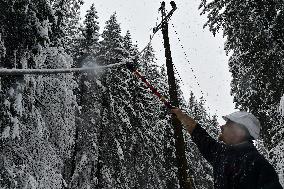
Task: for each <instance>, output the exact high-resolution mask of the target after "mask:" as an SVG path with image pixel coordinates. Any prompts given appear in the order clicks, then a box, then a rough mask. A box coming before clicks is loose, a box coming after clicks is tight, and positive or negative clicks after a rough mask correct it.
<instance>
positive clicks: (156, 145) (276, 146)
mask: <svg viewBox="0 0 284 189" xmlns="http://www.w3.org/2000/svg"><path fill="white" fill-rule="evenodd" d="M83 3H84V2H83V1H82V0H71V1H65V0H14V1H9V0H0V10H1V14H0V66H1V69H4V68H5V69H70V68H83V67H92V66H96V65H101V66H105V65H110V64H114V63H119V62H122V61H123V60H125V59H132V58H133V57H138V59H137V60H136V64H137V65H136V66H137V67H138V69H139V70H140V71H141V73H143V75H146V76H147V79H148V80H149V81H150V82H151V83H153V84H155V87H157V89H158V90H159V91H161V92H162V93H163V95H165V96H166V97H168V96H169V94H168V81H167V74H166V68H165V66H160V65H158V64H157V60H156V57H155V50H154V49H153V47H152V46H151V45H149V46H148V47H147V49H146V50H145V51H144V52H143V53H142V54H140V53H139V49H138V46H137V44H135V43H133V41H132V36H131V32H130V31H127V32H126V33H122V32H121V27H120V24H119V22H120V21H118V20H117V15H116V13H113V14H112V15H110V17H109V20H107V21H106V22H105V27H104V28H100V27H99V23H98V15H99V13H98V12H99V11H100V10H97V9H96V5H95V4H93V5H92V6H91V7H89V10H88V11H87V13H86V15H85V17H84V18H81V17H80V7H81V6H82V5H83ZM283 8H284V2H283V1H276V0H267V1H259V0H251V1H241V0H225V1H220V0H213V1H210V2H207V1H206V0H201V1H200V7H199V9H200V12H201V14H205V15H206V16H207V22H206V23H204V24H205V25H204V27H205V29H209V30H210V31H211V32H212V34H213V35H215V34H216V33H217V32H223V35H224V37H225V38H226V43H225V45H224V49H225V51H226V52H227V53H228V56H230V59H229V62H228V65H229V67H230V72H231V73H232V81H231V94H232V95H233V96H234V102H235V103H236V108H238V109H240V110H247V111H249V112H252V113H253V114H254V115H256V116H257V117H258V118H259V119H260V121H261V123H262V130H261V139H260V140H257V141H255V145H256V146H257V148H258V149H259V151H260V152H261V153H262V154H263V155H264V156H265V157H266V158H267V159H268V160H269V161H270V163H271V164H272V165H273V166H274V168H275V169H276V171H277V173H278V175H279V178H280V182H281V184H282V185H284V153H283V151H284V124H283V121H284V119H283V117H284V95H283V94H284V87H283V86H284V64H283V60H284V10H283ZM97 11H98V12H97ZM178 94H179V100H180V107H181V108H183V109H184V110H186V111H187V112H188V113H189V114H190V115H191V116H192V117H194V118H195V119H196V120H197V121H198V122H199V123H200V124H201V125H202V127H204V128H205V129H206V130H207V131H208V132H209V134H210V135H211V136H212V137H214V138H217V136H218V133H219V129H218V122H217V117H216V115H210V114H209V113H208V111H207V110H206V108H205V106H204V99H203V98H197V97H196V96H195V95H194V92H191V95H190V98H189V99H184V97H183V94H182V91H181V90H180V89H179V91H178ZM281 97H282V98H281ZM184 139H185V143H186V149H185V150H186V152H185V154H186V158H187V160H188V164H189V170H188V173H189V175H190V176H191V177H192V180H193V184H194V188H196V189H211V188H212V189H213V176H212V167H211V166H210V164H209V163H208V162H207V161H206V160H205V159H204V158H203V157H202V156H201V154H200V153H199V151H198V149H197V147H196V145H195V144H194V143H193V142H192V141H191V138H190V136H189V134H188V133H186V132H184ZM174 143H175V141H174V137H173V128H172V125H171V116H170V114H169V111H168V109H167V108H166V107H165V106H164V104H163V103H161V102H160V101H159V99H158V98H157V97H156V96H153V94H151V92H149V89H147V88H146V86H145V84H144V83H143V82H142V81H139V80H138V79H137V77H135V75H133V74H132V73H131V72H130V71H129V70H127V68H126V67H124V66H120V67H113V68H111V69H104V70H99V71H90V72H85V73H69V74H52V75H47V74H42V75H17V76H8V75H6V76H3V75H1V76H0V188H1V189H2V188H3V189H10V188H11V189H12V188H24V189H61V188H64V189H67V188H68V189H75V188H76V189H78V188H80V189H91V188H98V189H114V188H123V189H127V188H137V189H138V188H149V189H151V188H153V189H154V188H155V189H157V188H161V189H165V188H168V189H174V188H179V182H178V179H177V167H176V157H175V145H174Z"/></svg>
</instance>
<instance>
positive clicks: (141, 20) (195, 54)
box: [81, 0, 234, 123]
mask: <svg viewBox="0 0 284 189" xmlns="http://www.w3.org/2000/svg"><path fill="white" fill-rule="evenodd" d="M165 2H166V7H167V9H168V10H170V9H171V6H170V0H166V1H165ZM175 2H176V4H177V7H178V9H177V10H176V12H175V13H174V15H173V16H172V19H171V21H170V24H169V31H170V33H169V37H170V43H171V49H172V56H173V62H174V64H175V65H176V67H177V69H178V72H179V73H180V75H181V77H182V79H183V82H184V85H183V86H182V90H183V92H184V95H185V98H186V100H187V99H188V97H189V94H190V91H191V90H192V91H193V92H194V94H195V95H196V96H197V97H200V96H201V90H202V91H203V93H204V95H205V99H206V107H209V112H210V113H211V114H214V113H216V114H217V115H218V116H219V119H218V121H219V122H220V123H223V121H222V119H221V116H222V115H224V114H228V113H231V112H232V111H234V104H233V98H232V97H231V95H230V81H231V74H230V72H229V70H228V64H227V61H228V57H227V56H226V54H225V52H224V50H223V46H224V41H225V40H224V39H223V38H222V34H219V35H218V36H216V37H213V35H212V34H211V33H210V32H209V31H208V28H205V29H203V24H204V23H205V22H206V16H205V15H203V16H200V15H199V13H200V10H198V6H199V3H200V0H176V1H175ZM92 3H94V4H95V7H96V10H97V11H98V16H99V22H100V27H101V29H100V32H101V31H102V30H103V28H104V26H105V22H106V21H107V20H108V19H109V17H110V15H111V14H113V13H114V12H115V11H116V12H117V18H118V21H119V23H120V24H121V29H122V34H123V35H124V34H125V32H126V31H127V30H130V32H131V35H132V39H133V41H134V42H136V41H137V44H138V47H139V48H140V50H141V49H142V48H143V47H144V46H145V45H146V44H147V43H148V41H149V36H150V34H151V32H152V28H153V27H154V26H155V25H156V22H159V21H160V20H161V19H160V13H159V12H158V8H159V7H160V1H154V0H85V4H84V5H83V8H82V11H81V14H82V17H83V15H84V14H85V12H86V10H87V9H89V7H90V6H91V4H92ZM157 19H158V20H157ZM172 24H174V26H175V28H173V27H172ZM174 29H175V30H176V31H177V33H178V36H177V35H176V34H175V32H174ZM178 37H179V38H180V40H181V43H182V45H183V46H184V50H185V52H186V54H187V55H188V60H189V62H190V64H189V63H188V62H187V61H186V57H185V55H184V50H183V49H182V48H181V45H180V43H179V41H178ZM162 42H163V39H162V34H161V31H160V32H158V33H157V34H156V36H155V38H154V39H153V47H154V49H155V51H156V56H157V58H158V61H157V62H158V64H164V63H165V58H164V48H163V43H162ZM191 67H192V68H193V70H194V74H195V75H196V76H197V80H196V79H195V78H194V77H193V73H192V71H191ZM197 82H199V84H200V86H201V88H200V87H198V85H197Z"/></svg>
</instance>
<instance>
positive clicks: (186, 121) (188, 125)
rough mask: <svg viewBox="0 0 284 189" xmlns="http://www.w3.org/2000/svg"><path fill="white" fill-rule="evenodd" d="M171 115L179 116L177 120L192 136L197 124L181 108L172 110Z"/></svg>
mask: <svg viewBox="0 0 284 189" xmlns="http://www.w3.org/2000/svg"><path fill="white" fill-rule="evenodd" d="M171 113H173V114H175V115H176V116H177V118H178V119H179V120H180V122H181V123H182V124H183V126H184V128H185V129H186V130H187V131H188V132H189V134H191V133H192V131H193V130H194V128H195V127H196V124H197V122H196V121H195V120H194V119H193V118H191V117H189V116H188V115H186V114H185V113H184V112H182V111H181V109H179V108H173V109H171Z"/></svg>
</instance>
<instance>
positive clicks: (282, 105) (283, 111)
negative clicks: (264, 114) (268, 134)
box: [279, 94, 284, 117]
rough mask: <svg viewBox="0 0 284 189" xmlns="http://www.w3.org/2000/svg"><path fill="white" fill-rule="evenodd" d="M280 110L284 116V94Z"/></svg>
mask: <svg viewBox="0 0 284 189" xmlns="http://www.w3.org/2000/svg"><path fill="white" fill-rule="evenodd" d="M279 112H280V114H281V115H282V116H283V117H284V94H283V96H282V97H281V100H280V106H279Z"/></svg>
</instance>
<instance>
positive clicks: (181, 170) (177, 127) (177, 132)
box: [154, 1, 193, 189]
mask: <svg viewBox="0 0 284 189" xmlns="http://www.w3.org/2000/svg"><path fill="white" fill-rule="evenodd" d="M171 6H172V10H171V11H170V12H169V13H168V15H166V9H165V2H162V3H161V7H160V9H159V10H160V11H161V13H162V23H161V29H162V33H163V39H164V48H165V57H166V66H167V75H168V84H169V93H170V102H171V104H172V105H173V106H175V107H179V100H178V94H177V86H176V81H175V76H174V70H173V61H172V56H171V49H170V42H169V35H168V21H169V19H170V17H171V15H172V14H173V12H174V11H175V10H176V9H177V7H176V4H175V2H173V1H171ZM159 27H160V26H159V25H158V26H157V27H156V28H155V29H154V31H157V30H159V29H160V28H159ZM172 125H173V129H174V139H175V148H176V158H177V167H178V180H179V184H180V187H181V188H182V189H193V186H192V182H191V178H190V177H189V175H188V173H187V170H188V164H187V160H186V157H185V143H184V138H183V132H182V125H181V122H180V121H179V120H178V119H177V117H176V116H175V115H172Z"/></svg>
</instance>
